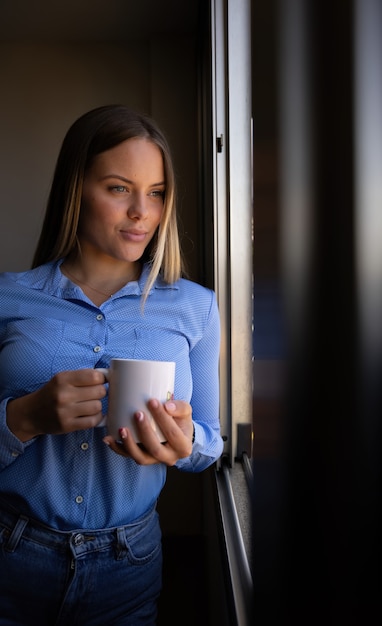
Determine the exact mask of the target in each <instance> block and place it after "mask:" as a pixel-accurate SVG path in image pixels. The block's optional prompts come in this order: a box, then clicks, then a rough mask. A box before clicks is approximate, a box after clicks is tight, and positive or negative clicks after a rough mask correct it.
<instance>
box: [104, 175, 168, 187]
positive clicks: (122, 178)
mask: <svg viewBox="0 0 382 626" xmlns="http://www.w3.org/2000/svg"><path fill="white" fill-rule="evenodd" d="M107 178H118V180H122V181H123V182H124V183H128V184H129V185H134V184H135V183H134V181H133V180H130V179H129V178H125V177H124V176H120V174H106V176H102V178H101V180H106V179H107ZM165 184H166V183H165V181H164V180H161V181H160V182H158V183H152V184H151V185H149V187H161V186H163V185H165Z"/></svg>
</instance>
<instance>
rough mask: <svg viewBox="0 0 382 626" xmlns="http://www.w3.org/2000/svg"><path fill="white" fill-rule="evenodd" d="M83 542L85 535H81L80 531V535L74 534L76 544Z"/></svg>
mask: <svg viewBox="0 0 382 626" xmlns="http://www.w3.org/2000/svg"><path fill="white" fill-rule="evenodd" d="M83 542H84V536H83V535H81V533H78V535H74V537H73V543H74V545H75V546H80V545H81V544H82V543H83Z"/></svg>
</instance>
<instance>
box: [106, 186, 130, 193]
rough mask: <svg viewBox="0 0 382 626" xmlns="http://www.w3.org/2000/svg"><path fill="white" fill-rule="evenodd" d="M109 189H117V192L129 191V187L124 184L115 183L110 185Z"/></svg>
mask: <svg viewBox="0 0 382 626" xmlns="http://www.w3.org/2000/svg"><path fill="white" fill-rule="evenodd" d="M109 189H110V191H115V192H116V193H124V192H125V191H127V188H126V187H124V186H123V185H113V186H112V187H109Z"/></svg>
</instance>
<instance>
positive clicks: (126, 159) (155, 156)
mask: <svg viewBox="0 0 382 626" xmlns="http://www.w3.org/2000/svg"><path fill="white" fill-rule="evenodd" d="M112 165H114V166H117V167H122V168H128V167H133V168H134V169H136V168H137V167H139V168H144V167H147V166H149V167H150V168H155V169H162V171H163V168H164V163H163V155H162V152H161V150H160V148H159V147H158V146H157V145H156V144H155V143H153V142H152V141H151V140H149V139H146V138H142V137H134V138H132V139H126V140H125V141H123V142H122V143H120V144H118V145H117V146H114V147H113V148H110V150H105V151H104V152H101V153H100V154H98V155H96V156H95V157H94V159H93V162H92V165H91V167H93V166H96V167H110V166H112Z"/></svg>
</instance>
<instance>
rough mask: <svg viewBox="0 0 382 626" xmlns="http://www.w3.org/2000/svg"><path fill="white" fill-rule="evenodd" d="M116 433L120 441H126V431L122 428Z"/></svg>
mask: <svg viewBox="0 0 382 626" xmlns="http://www.w3.org/2000/svg"><path fill="white" fill-rule="evenodd" d="M118 432H119V435H120V437H121V439H126V430H125V429H124V428H120V429H119V431H118Z"/></svg>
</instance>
